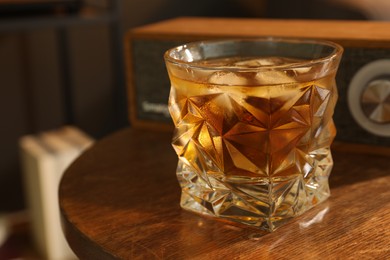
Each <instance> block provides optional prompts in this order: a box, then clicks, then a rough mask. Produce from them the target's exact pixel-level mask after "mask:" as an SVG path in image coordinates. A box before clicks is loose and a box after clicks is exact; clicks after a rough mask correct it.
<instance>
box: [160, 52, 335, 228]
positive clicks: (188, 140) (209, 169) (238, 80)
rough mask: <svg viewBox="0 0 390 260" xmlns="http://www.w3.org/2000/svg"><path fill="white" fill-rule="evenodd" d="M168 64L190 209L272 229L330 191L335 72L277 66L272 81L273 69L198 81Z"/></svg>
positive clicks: (182, 179) (183, 185)
mask: <svg viewBox="0 0 390 260" xmlns="http://www.w3.org/2000/svg"><path fill="white" fill-rule="evenodd" d="M270 60H271V62H272V58H271V59H268V60H267V61H266V62H267V63H269V62H270ZM277 60H278V61H280V60H282V61H283V58H280V57H278V58H277ZM255 61H256V62H259V63H262V62H264V60H263V59H260V60H259V59H257V60H255ZM220 62H221V61H220V60H219V61H218V62H217V63H218V65H220ZM224 62H227V60H226V59H225V60H224ZM253 62H254V60H253V59H252V60H249V61H244V62H243V61H241V60H240V61H239V65H240V66H243V64H244V65H245V64H250V65H248V66H249V67H250V68H252V64H253ZM275 62H276V61H275ZM286 62H291V59H289V60H287V61H286ZM237 63H238V62H237V61H235V62H234V63H233V65H234V66H238V65H237ZM210 64H211V65H212V64H213V62H212V61H209V62H208V65H210ZM167 67H168V71H169V73H170V80H171V92H170V99H169V109H170V113H171V116H172V119H173V121H174V124H175V133H174V137H173V141H172V145H173V147H174V149H175V151H176V153H177V154H178V157H179V163H178V167H177V178H178V180H179V183H180V185H181V188H182V197H181V206H182V207H183V208H184V209H187V210H190V211H193V212H197V213H201V214H206V215H210V216H215V217H220V218H224V219H228V220H232V221H236V222H240V223H244V224H248V225H252V226H256V227H260V228H262V229H265V230H268V231H273V230H275V229H276V228H277V227H279V226H280V225H281V224H283V223H285V222H286V221H288V220H289V219H291V218H292V217H294V216H298V215H300V214H302V213H303V212H305V211H306V210H308V209H310V208H311V207H313V206H314V205H316V204H318V203H320V202H322V201H324V200H325V199H327V198H328V197H329V195H330V193H329V186H328V177H329V174H330V171H331V169H332V166H333V162H332V157H331V153H330V145H331V143H332V141H333V139H334V137H335V134H336V130H335V126H334V123H333V120H332V115H333V111H334V107H335V104H336V100H337V90H336V84H335V80H334V77H335V71H336V70H335V69H333V70H331V69H328V70H329V71H327V72H326V73H323V76H322V77H320V78H315V76H314V75H319V74H320V73H319V72H320V71H322V70H321V68H322V66H320V67H317V68H309V69H307V68H306V69H305V70H304V72H305V73H306V74H305V75H304V77H302V79H304V80H300V81H297V78H298V77H297V76H302V75H298V74H300V72H301V71H302V70H301V71H300V70H289V71H287V70H284V71H283V72H282V73H281V72H279V71H278V72H275V71H272V74H271V75H272V78H273V79H272V80H273V81H272V82H271V83H272V84H267V82H264V78H267V77H268V76H267V73H269V71H264V72H261V74H260V73H256V74H254V73H252V72H253V71H250V73H246V72H245V73H242V72H237V71H234V72H231V71H229V72H224V71H221V70H217V71H216V72H215V71H212V72H210V71H207V72H205V71H203V74H202V76H203V77H204V74H207V75H206V77H205V78H207V80H204V82H202V80H198V81H196V80H194V78H193V77H194V74H195V78H196V77H197V74H196V73H198V74H199V71H196V70H195V73H194V72H192V73H191V72H189V70H188V68H186V69H185V70H181V68H180V67H179V68H174V67H173V65H171V64H169V63H167ZM286 72H288V73H286ZM186 74H192V76H191V77H192V78H186ZM199 75H200V74H199ZM286 75H290V76H288V77H287V78H286ZM291 75H293V76H291ZM308 75H312V78H308ZM202 76H199V78H200V77H202ZM278 77H279V79H280V78H282V80H283V84H282V83H280V84H278V82H277V81H275V78H278ZM308 79H309V80H308ZM261 80H263V81H261ZM211 82H212V83H211ZM229 82H233V84H229ZM248 82H251V83H253V82H255V84H250V85H248V84H247V83H248ZM275 82H276V83H275Z"/></svg>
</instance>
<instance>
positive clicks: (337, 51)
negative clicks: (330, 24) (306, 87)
mask: <svg viewBox="0 0 390 260" xmlns="http://www.w3.org/2000/svg"><path fill="white" fill-rule="evenodd" d="M227 42H237V43H239V42H269V43H272V42H275V43H292V44H299V43H303V44H313V45H318V46H328V47H331V48H333V51H332V52H331V53H330V54H329V55H326V56H324V57H319V58H314V59H307V60H304V61H299V62H291V63H290V62H288V63H284V64H279V65H261V66H258V67H244V66H242V67H241V66H215V65H208V64H199V63H193V62H190V61H183V60H181V59H177V58H173V57H172V56H171V54H172V53H173V52H175V51H176V52H178V51H181V50H183V49H189V48H191V47H194V46H201V45H207V44H213V43H214V44H216V43H227ZM343 51H344V48H343V47H342V46H341V45H340V44H338V43H335V42H332V41H328V40H322V39H320V40H317V39H307V38H289V37H272V36H270V37H258V38H226V39H214V40H203V41H194V42H189V43H185V44H182V45H179V46H176V47H173V48H171V49H168V50H167V51H166V52H165V53H164V59H165V61H166V62H169V63H172V64H174V65H178V66H181V67H188V68H192V69H202V70H224V71H237V72H238V71H249V72H250V71H256V72H258V71H262V70H283V69H295V68H302V67H307V66H311V67H312V66H315V65H318V64H320V63H325V62H331V61H332V60H335V59H337V58H338V57H341V55H342V53H343Z"/></svg>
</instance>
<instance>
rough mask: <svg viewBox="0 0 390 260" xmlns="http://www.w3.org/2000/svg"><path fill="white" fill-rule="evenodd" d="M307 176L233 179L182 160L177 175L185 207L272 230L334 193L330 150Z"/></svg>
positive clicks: (182, 203) (182, 205)
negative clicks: (202, 170) (207, 172)
mask: <svg viewBox="0 0 390 260" xmlns="http://www.w3.org/2000/svg"><path fill="white" fill-rule="evenodd" d="M326 157H327V158H324V160H322V161H323V162H325V163H323V164H318V165H317V167H316V168H315V169H316V170H314V171H313V172H312V174H310V176H306V178H305V177H304V176H303V175H302V174H296V175H292V176H288V177H277V178H276V177H274V178H258V179H254V178H250V179H242V178H241V179H240V180H234V181H229V180H227V179H220V178H218V177H213V176H208V175H207V177H205V176H206V175H203V176H202V175H199V174H197V173H196V172H197V171H195V170H194V169H193V168H192V167H191V166H189V165H187V164H185V163H184V162H183V161H181V160H179V164H178V168H177V177H178V180H179V182H180V185H181V187H182V195H181V202H180V205H181V207H182V208H183V209H186V210H189V211H192V212H196V213H199V214H203V215H208V216H212V217H217V218H223V219H227V220H230V221H234V222H239V223H242V224H246V225H250V226H254V227H258V228H260V229H263V230H266V231H269V232H272V231H274V230H276V229H277V228H278V227H280V226H281V225H283V224H284V223H286V222H288V221H289V220H290V219H291V218H293V217H296V216H299V215H301V214H302V213H304V212H305V211H307V210H309V209H310V208H312V207H313V206H315V205H317V204H319V203H321V202H323V201H325V200H326V199H327V198H328V197H329V196H330V191H329V185H328V176H329V173H330V171H331V168H332V165H333V163H332V159H331V155H330V153H329V154H328V156H326Z"/></svg>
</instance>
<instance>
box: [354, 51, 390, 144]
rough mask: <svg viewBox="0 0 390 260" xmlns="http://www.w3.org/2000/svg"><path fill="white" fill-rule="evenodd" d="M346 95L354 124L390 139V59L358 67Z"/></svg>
mask: <svg viewBox="0 0 390 260" xmlns="http://www.w3.org/2000/svg"><path fill="white" fill-rule="evenodd" d="M347 92H348V93H347V97H348V107H349V111H350V112H351V114H352V116H353V118H354V119H355V121H356V123H357V124H358V125H359V126H361V127H362V128H363V129H365V130H366V131H368V132H370V133H371V134H374V135H377V136H383V137H390V59H383V60H376V61H372V62H370V63H368V64H366V65H364V66H363V67H362V68H360V69H359V70H358V71H357V72H356V74H355V75H354V76H353V77H352V79H351V82H350V84H349V86H348V91H347Z"/></svg>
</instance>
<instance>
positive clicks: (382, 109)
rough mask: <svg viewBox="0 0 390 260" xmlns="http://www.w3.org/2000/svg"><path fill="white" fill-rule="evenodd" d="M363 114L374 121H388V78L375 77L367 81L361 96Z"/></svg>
mask: <svg viewBox="0 0 390 260" xmlns="http://www.w3.org/2000/svg"><path fill="white" fill-rule="evenodd" d="M360 101H361V107H362V110H363V112H364V114H365V115H366V116H367V118H369V119H370V120H371V121H373V122H374V123H378V124H386V123H390V79H377V80H373V81H371V82H369V83H368V85H367V87H366V88H365V89H364V90H363V94H362V96H361V100H360Z"/></svg>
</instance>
